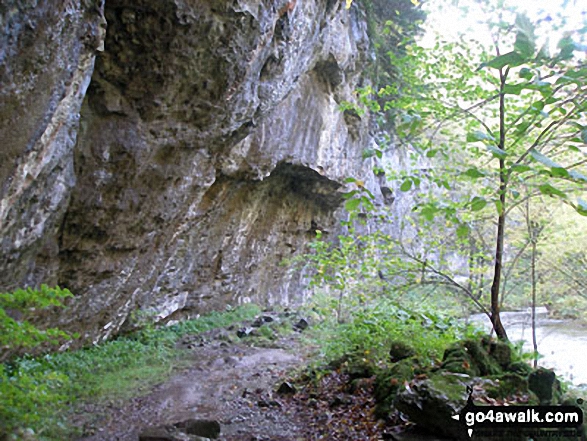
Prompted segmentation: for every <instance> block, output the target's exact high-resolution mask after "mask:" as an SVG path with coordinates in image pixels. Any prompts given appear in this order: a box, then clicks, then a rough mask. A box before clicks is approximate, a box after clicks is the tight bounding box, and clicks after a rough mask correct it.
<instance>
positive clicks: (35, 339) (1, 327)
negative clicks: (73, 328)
mask: <svg viewBox="0 0 587 441" xmlns="http://www.w3.org/2000/svg"><path fill="white" fill-rule="evenodd" d="M72 296H73V295H72V294H71V292H70V291H69V290H68V289H61V288H59V287H58V286H56V287H55V288H49V287H48V286H47V285H41V288H40V289H38V290H37V289H33V288H26V289H17V290H16V291H14V292H12V293H0V362H2V361H5V360H7V359H8V358H9V357H10V356H12V355H14V354H15V353H19V352H22V350H24V349H30V348H34V347H37V346H39V345H41V344H43V343H49V344H51V345H56V344H59V343H60V342H61V341H63V340H67V339H70V338H71V337H72V336H71V335H69V334H67V333H65V332H63V331H61V330H59V329H57V328H49V329H44V330H43V329H39V328H38V327H36V326H34V325H33V324H32V323H30V322H29V321H28V320H27V319H29V318H30V315H31V314H32V313H34V312H35V311H37V310H38V309H46V308H50V307H61V306H63V303H62V301H63V300H64V299H66V298H68V297H72ZM15 317H16V318H15Z"/></svg>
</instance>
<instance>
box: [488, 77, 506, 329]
mask: <svg viewBox="0 0 587 441" xmlns="http://www.w3.org/2000/svg"><path fill="white" fill-rule="evenodd" d="M507 72H508V71H507V70H506V72H505V73H504V72H503V71H502V70H500V72H499V74H500V80H501V87H500V95H499V145H498V147H499V148H500V149H501V150H503V151H505V83H506V78H507ZM506 190H507V170H506V164H505V158H503V157H500V158H499V201H500V203H501V207H498V210H499V217H498V219H497V241H496V242H497V243H496V245H495V266H494V270H493V283H492V284H491V323H492V324H493V329H494V330H495V334H496V335H497V337H498V338H499V339H500V340H508V336H507V333H506V332H505V328H504V327H503V324H502V323H501V318H500V317H499V291H500V287H501V271H502V265H503V242H504V236H505V213H506V211H505V199H506Z"/></svg>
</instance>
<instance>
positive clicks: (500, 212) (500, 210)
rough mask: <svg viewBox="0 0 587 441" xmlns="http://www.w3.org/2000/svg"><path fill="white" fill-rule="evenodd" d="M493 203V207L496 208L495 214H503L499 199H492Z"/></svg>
mask: <svg viewBox="0 0 587 441" xmlns="http://www.w3.org/2000/svg"><path fill="white" fill-rule="evenodd" d="M493 202H494V203H495V208H496V209H497V214H499V215H500V216H501V215H502V214H503V204H502V203H501V201H500V200H499V199H496V200H494V201H493Z"/></svg>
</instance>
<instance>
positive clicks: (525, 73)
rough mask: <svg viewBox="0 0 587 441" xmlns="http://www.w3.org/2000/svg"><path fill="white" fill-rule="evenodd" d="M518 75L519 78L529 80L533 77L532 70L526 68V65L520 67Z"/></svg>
mask: <svg viewBox="0 0 587 441" xmlns="http://www.w3.org/2000/svg"><path fill="white" fill-rule="evenodd" d="M518 75H519V77H520V78H524V79H525V80H531V79H532V77H534V73H533V72H532V70H530V69H528V68H527V67H523V68H521V69H520V73H519V74H518Z"/></svg>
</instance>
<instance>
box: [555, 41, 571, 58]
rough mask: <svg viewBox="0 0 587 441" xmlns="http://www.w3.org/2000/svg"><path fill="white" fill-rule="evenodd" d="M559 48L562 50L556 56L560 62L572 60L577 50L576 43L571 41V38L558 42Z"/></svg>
mask: <svg viewBox="0 0 587 441" xmlns="http://www.w3.org/2000/svg"><path fill="white" fill-rule="evenodd" d="M557 47H558V48H559V49H560V52H559V53H558V55H557V56H556V58H558V59H560V60H570V59H571V58H573V52H574V51H575V49H576V46H575V42H574V41H573V40H572V39H571V37H563V38H561V40H560V41H559V42H558V44H557Z"/></svg>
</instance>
